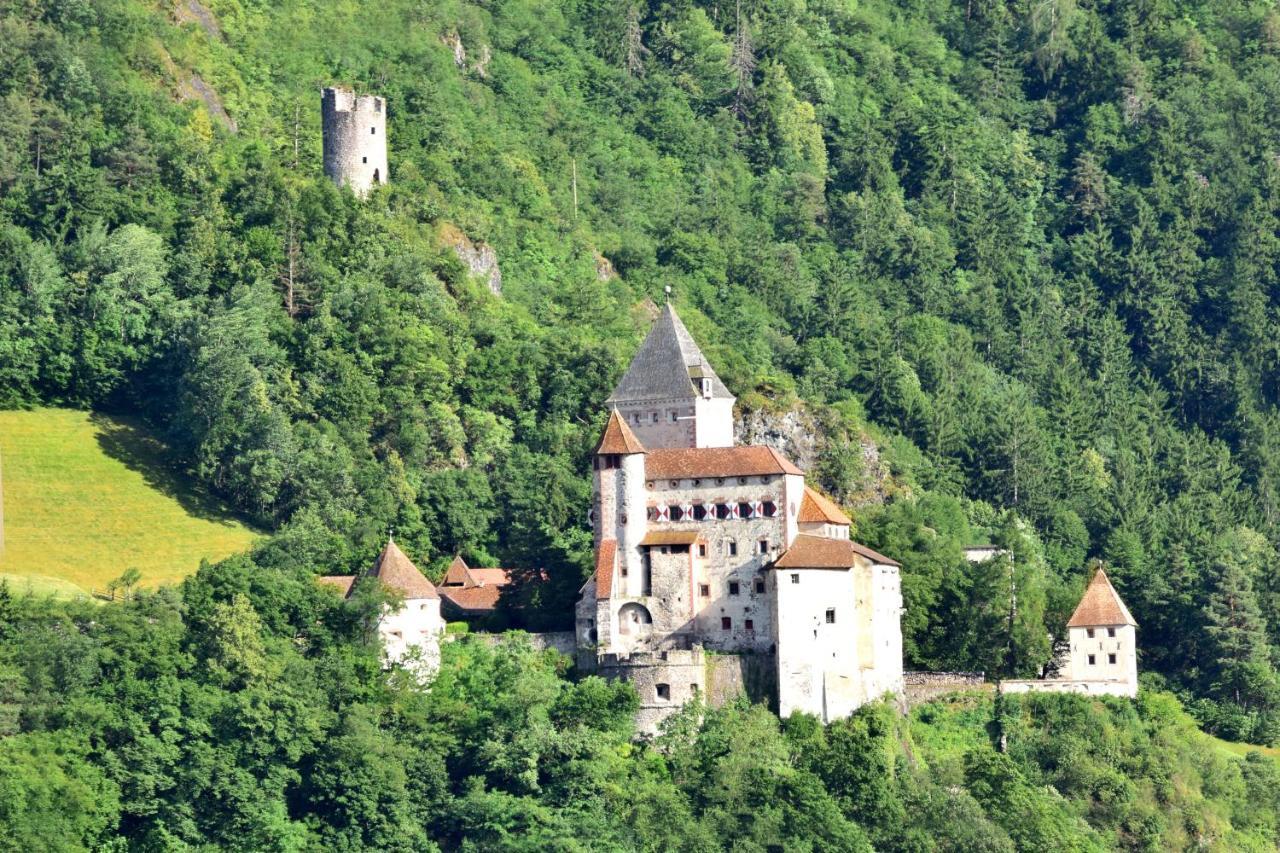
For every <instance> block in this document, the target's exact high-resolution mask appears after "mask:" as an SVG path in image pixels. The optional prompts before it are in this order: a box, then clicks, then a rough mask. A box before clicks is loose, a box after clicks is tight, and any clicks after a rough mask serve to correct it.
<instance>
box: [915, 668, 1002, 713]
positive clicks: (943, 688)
mask: <svg viewBox="0 0 1280 853" xmlns="http://www.w3.org/2000/svg"><path fill="white" fill-rule="evenodd" d="M902 682H903V698H904V699H905V700H906V703H907V705H908V706H910V705H921V704H923V703H925V702H928V701H930V700H932V699H937V698H938V697H939V696H945V695H946V694H948V693H955V692H957V691H960V690H985V689H989V687H988V686H987V680H986V673H982V672H904V673H903V674H902Z"/></svg>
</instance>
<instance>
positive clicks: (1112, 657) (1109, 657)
mask: <svg viewBox="0 0 1280 853" xmlns="http://www.w3.org/2000/svg"><path fill="white" fill-rule="evenodd" d="M1115 662H1116V656H1115V655H1107V663H1112V664H1113V663H1115Z"/></svg>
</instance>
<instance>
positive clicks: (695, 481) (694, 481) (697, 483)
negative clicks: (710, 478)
mask: <svg viewBox="0 0 1280 853" xmlns="http://www.w3.org/2000/svg"><path fill="white" fill-rule="evenodd" d="M701 485H702V481H701V480H699V479H698V478H697V477H694V478H693V486H694V488H697V487H698V486H701Z"/></svg>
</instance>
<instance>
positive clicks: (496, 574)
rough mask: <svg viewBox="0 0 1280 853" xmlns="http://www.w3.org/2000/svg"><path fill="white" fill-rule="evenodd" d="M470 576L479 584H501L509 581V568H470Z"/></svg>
mask: <svg viewBox="0 0 1280 853" xmlns="http://www.w3.org/2000/svg"><path fill="white" fill-rule="evenodd" d="M471 577H472V578H474V579H475V582H476V584H477V585H479V586H502V585H504V584H509V583H511V570H510V569H497V568H495V569H472V570H471Z"/></svg>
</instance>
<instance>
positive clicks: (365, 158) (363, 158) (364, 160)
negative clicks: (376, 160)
mask: <svg viewBox="0 0 1280 853" xmlns="http://www.w3.org/2000/svg"><path fill="white" fill-rule="evenodd" d="M360 162H361V163H368V162H369V158H368V157H361V158H360Z"/></svg>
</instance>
